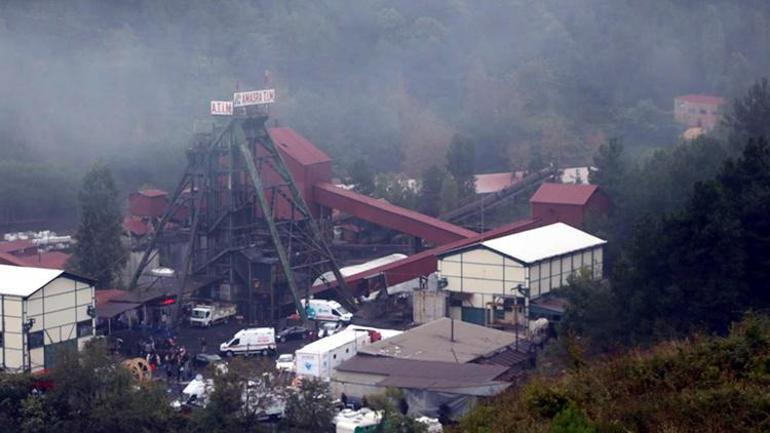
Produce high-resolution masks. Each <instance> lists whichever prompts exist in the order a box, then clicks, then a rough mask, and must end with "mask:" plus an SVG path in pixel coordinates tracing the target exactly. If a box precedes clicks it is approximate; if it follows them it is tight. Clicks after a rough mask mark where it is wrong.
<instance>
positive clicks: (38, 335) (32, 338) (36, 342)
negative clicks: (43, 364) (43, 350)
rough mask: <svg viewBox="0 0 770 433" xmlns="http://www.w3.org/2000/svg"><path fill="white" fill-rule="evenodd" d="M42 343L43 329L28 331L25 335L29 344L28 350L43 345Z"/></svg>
mask: <svg viewBox="0 0 770 433" xmlns="http://www.w3.org/2000/svg"><path fill="white" fill-rule="evenodd" d="M43 343H44V340H43V331H37V332H30V333H29V336H28V337H27V344H28V345H29V348H30V350H31V349H37V348H38V347H43Z"/></svg>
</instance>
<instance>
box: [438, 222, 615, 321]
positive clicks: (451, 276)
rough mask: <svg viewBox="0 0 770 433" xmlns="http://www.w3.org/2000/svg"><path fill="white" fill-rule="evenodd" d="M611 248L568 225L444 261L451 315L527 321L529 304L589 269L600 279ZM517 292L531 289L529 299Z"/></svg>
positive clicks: (489, 243) (479, 246)
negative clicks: (604, 254) (605, 251)
mask: <svg viewBox="0 0 770 433" xmlns="http://www.w3.org/2000/svg"><path fill="white" fill-rule="evenodd" d="M606 243H607V242H606V241H604V240H602V239H599V238H597V237H596V236H592V235H590V234H588V233H586V232H583V231H581V230H578V229H576V228H574V227H572V226H569V225H567V224H564V223H556V224H551V225H547V226H543V227H539V228H536V229H532V230H527V231H524V232H520V233H514V234H511V235H507V236H502V237H499V238H494V239H489V240H485V241H482V242H479V243H476V244H473V245H469V246H467V247H463V248H460V249H457V250H453V251H448V252H446V253H443V254H441V255H439V257H438V258H439V261H438V272H439V276H440V277H441V278H445V279H446V283H447V286H446V289H445V290H447V291H449V292H450V299H449V304H450V307H449V314H450V316H451V317H453V318H455V319H462V320H464V321H466V322H471V323H476V324H480V325H485V326H487V325H491V324H506V323H507V324H513V323H515V322H516V321H517V320H518V321H519V322H521V321H522V320H524V317H523V316H524V315H523V314H522V313H523V312H524V309H523V308H522V307H524V306H525V304H526V302H528V301H527V299H536V298H538V297H540V296H542V295H545V294H546V293H548V292H550V291H551V290H554V289H557V288H559V287H561V286H564V285H566V284H567V278H569V276H570V275H572V274H575V273H576V272H579V271H580V270H581V269H585V270H586V271H587V272H589V275H592V276H593V277H594V278H597V279H598V278H601V277H602V273H603V269H602V263H603V248H604V244H606ZM518 287H522V288H524V289H526V288H529V297H528V298H525V296H524V295H523V294H522V292H526V290H523V291H521V290H519V289H518Z"/></svg>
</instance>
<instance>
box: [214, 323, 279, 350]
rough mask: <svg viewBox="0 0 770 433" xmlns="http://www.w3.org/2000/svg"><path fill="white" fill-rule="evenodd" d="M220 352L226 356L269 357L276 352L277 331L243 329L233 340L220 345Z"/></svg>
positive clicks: (271, 329)
mask: <svg viewBox="0 0 770 433" xmlns="http://www.w3.org/2000/svg"><path fill="white" fill-rule="evenodd" d="M219 352H220V353H222V354H224V355H225V356H233V355H252V354H261V355H267V354H268V353H269V352H275V329H274V328H247V329H241V330H240V331H238V332H236V333H235V335H233V338H231V339H230V340H228V341H226V342H224V343H222V344H220V345H219Z"/></svg>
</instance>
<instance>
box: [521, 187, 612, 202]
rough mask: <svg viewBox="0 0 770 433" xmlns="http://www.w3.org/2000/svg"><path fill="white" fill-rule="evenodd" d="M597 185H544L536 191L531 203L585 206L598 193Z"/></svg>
mask: <svg viewBox="0 0 770 433" xmlns="http://www.w3.org/2000/svg"><path fill="white" fill-rule="evenodd" d="M597 188H598V187H597V186H596V185H575V184H570V183H544V184H542V185H540V188H538V189H537V191H535V194H534V195H533V196H532V198H530V199H529V201H530V203H553V204H573V205H584V204H586V203H587V202H588V199H590V198H591V196H592V195H593V194H594V193H595V192H596V189H597Z"/></svg>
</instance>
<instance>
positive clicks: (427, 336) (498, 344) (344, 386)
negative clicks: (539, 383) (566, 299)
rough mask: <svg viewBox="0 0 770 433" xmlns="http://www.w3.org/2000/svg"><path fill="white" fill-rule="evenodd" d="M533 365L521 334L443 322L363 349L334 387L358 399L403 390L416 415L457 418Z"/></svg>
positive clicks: (340, 371) (342, 368)
mask: <svg viewBox="0 0 770 433" xmlns="http://www.w3.org/2000/svg"><path fill="white" fill-rule="evenodd" d="M522 337H523V336H522ZM517 346H518V347H517ZM533 361H534V353H533V352H531V351H530V346H529V344H528V343H527V342H526V341H524V340H523V338H522V339H521V340H520V341H519V338H518V337H517V335H516V334H513V333H509V332H503V331H498V330H495V329H490V328H485V327H483V326H478V325H474V324H471V323H463V322H461V321H458V320H451V319H448V318H446V317H444V318H441V319H438V320H434V321H432V322H430V323H426V324H424V325H421V326H417V327H415V328H412V329H409V330H407V331H404V332H403V333H402V334H399V335H395V336H392V337H390V338H388V339H384V340H382V341H378V342H376V343H372V344H369V345H367V346H364V347H360V348H359V349H358V354H357V355H356V356H354V357H352V358H351V359H349V360H347V361H345V362H343V363H341V364H340V365H338V366H336V367H335V369H334V371H333V373H332V377H331V387H332V393H333V394H334V395H335V396H338V397H339V396H341V395H342V394H345V396H346V397H348V398H354V399H363V398H365V397H366V396H371V395H376V394H381V393H383V392H385V390H386V389H387V388H389V387H394V388H399V389H401V390H403V391H404V394H405V396H406V402H407V404H408V405H409V412H410V413H411V414H413V415H425V416H432V417H438V416H440V415H442V416H449V417H450V418H453V419H455V418H457V417H459V416H461V415H463V414H464V413H466V411H467V410H468V409H470V408H471V407H473V405H474V404H475V403H476V401H477V399H478V398H479V397H489V396H494V395H496V394H498V393H500V392H502V391H503V390H505V389H506V388H507V387H508V386H509V385H510V382H511V381H512V380H513V379H514V378H515V377H516V376H517V374H518V373H519V372H520V371H521V370H522V369H525V368H528V367H530V366H531V365H532V364H533Z"/></svg>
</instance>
